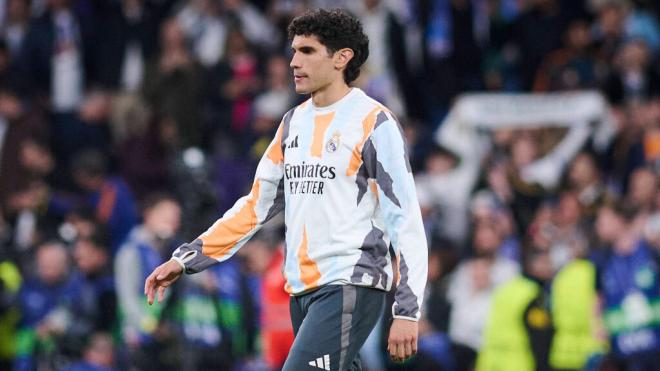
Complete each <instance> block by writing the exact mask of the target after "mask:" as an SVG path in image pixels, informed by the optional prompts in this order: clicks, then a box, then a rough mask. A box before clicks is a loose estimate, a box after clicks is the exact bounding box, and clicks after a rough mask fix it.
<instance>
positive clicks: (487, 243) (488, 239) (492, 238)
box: [474, 223, 502, 256]
mask: <svg viewBox="0 0 660 371" xmlns="http://www.w3.org/2000/svg"><path fill="white" fill-rule="evenodd" d="M501 244H502V236H500V234H499V231H498V230H497V228H495V226H494V225H491V224H489V223H479V224H477V226H476V227H475V230H474V250H475V251H476V253H477V255H479V256H493V255H495V253H496V252H497V249H498V248H499V247H500V245H501Z"/></svg>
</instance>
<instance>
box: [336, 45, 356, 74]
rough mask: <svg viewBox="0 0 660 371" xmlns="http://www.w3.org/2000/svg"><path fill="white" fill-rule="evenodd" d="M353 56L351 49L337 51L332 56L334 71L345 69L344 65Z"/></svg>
mask: <svg viewBox="0 0 660 371" xmlns="http://www.w3.org/2000/svg"><path fill="white" fill-rule="evenodd" d="M353 56H354V53H353V49H350V48H344V49H339V50H337V51H336V52H335V56H334V60H335V61H334V62H335V69H337V70H342V69H344V68H346V65H347V64H348V62H350V61H351V59H353Z"/></svg>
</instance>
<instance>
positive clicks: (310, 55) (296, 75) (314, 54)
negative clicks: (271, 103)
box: [289, 35, 343, 94]
mask: <svg viewBox="0 0 660 371" xmlns="http://www.w3.org/2000/svg"><path fill="white" fill-rule="evenodd" d="M291 48H292V49H293V57H291V63H290V64H289V66H290V67H291V68H292V69H293V82H294V83H295V85H296V93H298V94H309V93H314V92H316V91H319V90H322V89H324V88H326V87H327V86H329V85H330V84H332V83H333V82H334V81H335V80H337V79H343V76H342V70H340V69H337V59H338V53H339V51H338V52H335V53H334V54H330V53H329V52H328V49H327V48H326V47H325V45H323V44H321V42H320V41H319V40H318V38H317V37H316V36H301V35H298V36H295V37H294V38H293V42H291Z"/></svg>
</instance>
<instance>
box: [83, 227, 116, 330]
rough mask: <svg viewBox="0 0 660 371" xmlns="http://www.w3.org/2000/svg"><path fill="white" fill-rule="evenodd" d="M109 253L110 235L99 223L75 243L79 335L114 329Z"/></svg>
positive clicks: (112, 284) (114, 314) (113, 290)
mask: <svg viewBox="0 0 660 371" xmlns="http://www.w3.org/2000/svg"><path fill="white" fill-rule="evenodd" d="M110 253H111V252H110V238H109V236H108V234H107V232H105V230H104V229H103V228H102V227H101V226H98V225H95V226H92V231H91V234H89V235H85V234H82V235H80V236H79V237H78V239H77V240H76V242H75V245H74V249H73V257H74V260H75V263H76V268H77V269H78V271H79V273H78V274H80V276H81V277H80V280H81V303H80V307H81V308H80V312H79V313H77V316H76V317H77V320H76V325H75V328H76V330H77V332H78V336H79V338H85V337H88V336H91V335H92V333H93V332H95V331H104V332H110V331H112V330H114V329H115V328H116V325H117V323H116V313H117V298H116V293H115V282H114V277H113V271H112V265H111V264H110Z"/></svg>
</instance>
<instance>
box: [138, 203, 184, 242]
mask: <svg viewBox="0 0 660 371" xmlns="http://www.w3.org/2000/svg"><path fill="white" fill-rule="evenodd" d="M144 219H145V224H146V226H147V228H149V230H151V231H152V232H153V233H154V234H155V235H156V236H157V237H158V238H160V239H163V240H165V239H168V238H170V237H172V236H174V235H175V234H176V232H177V231H178V230H179V226H180V223H181V208H180V207H179V205H178V204H177V203H176V202H173V201H169V200H164V201H161V202H159V203H158V204H156V205H155V206H154V207H152V208H151V209H150V210H148V211H147V212H146V213H145V217H144Z"/></svg>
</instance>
